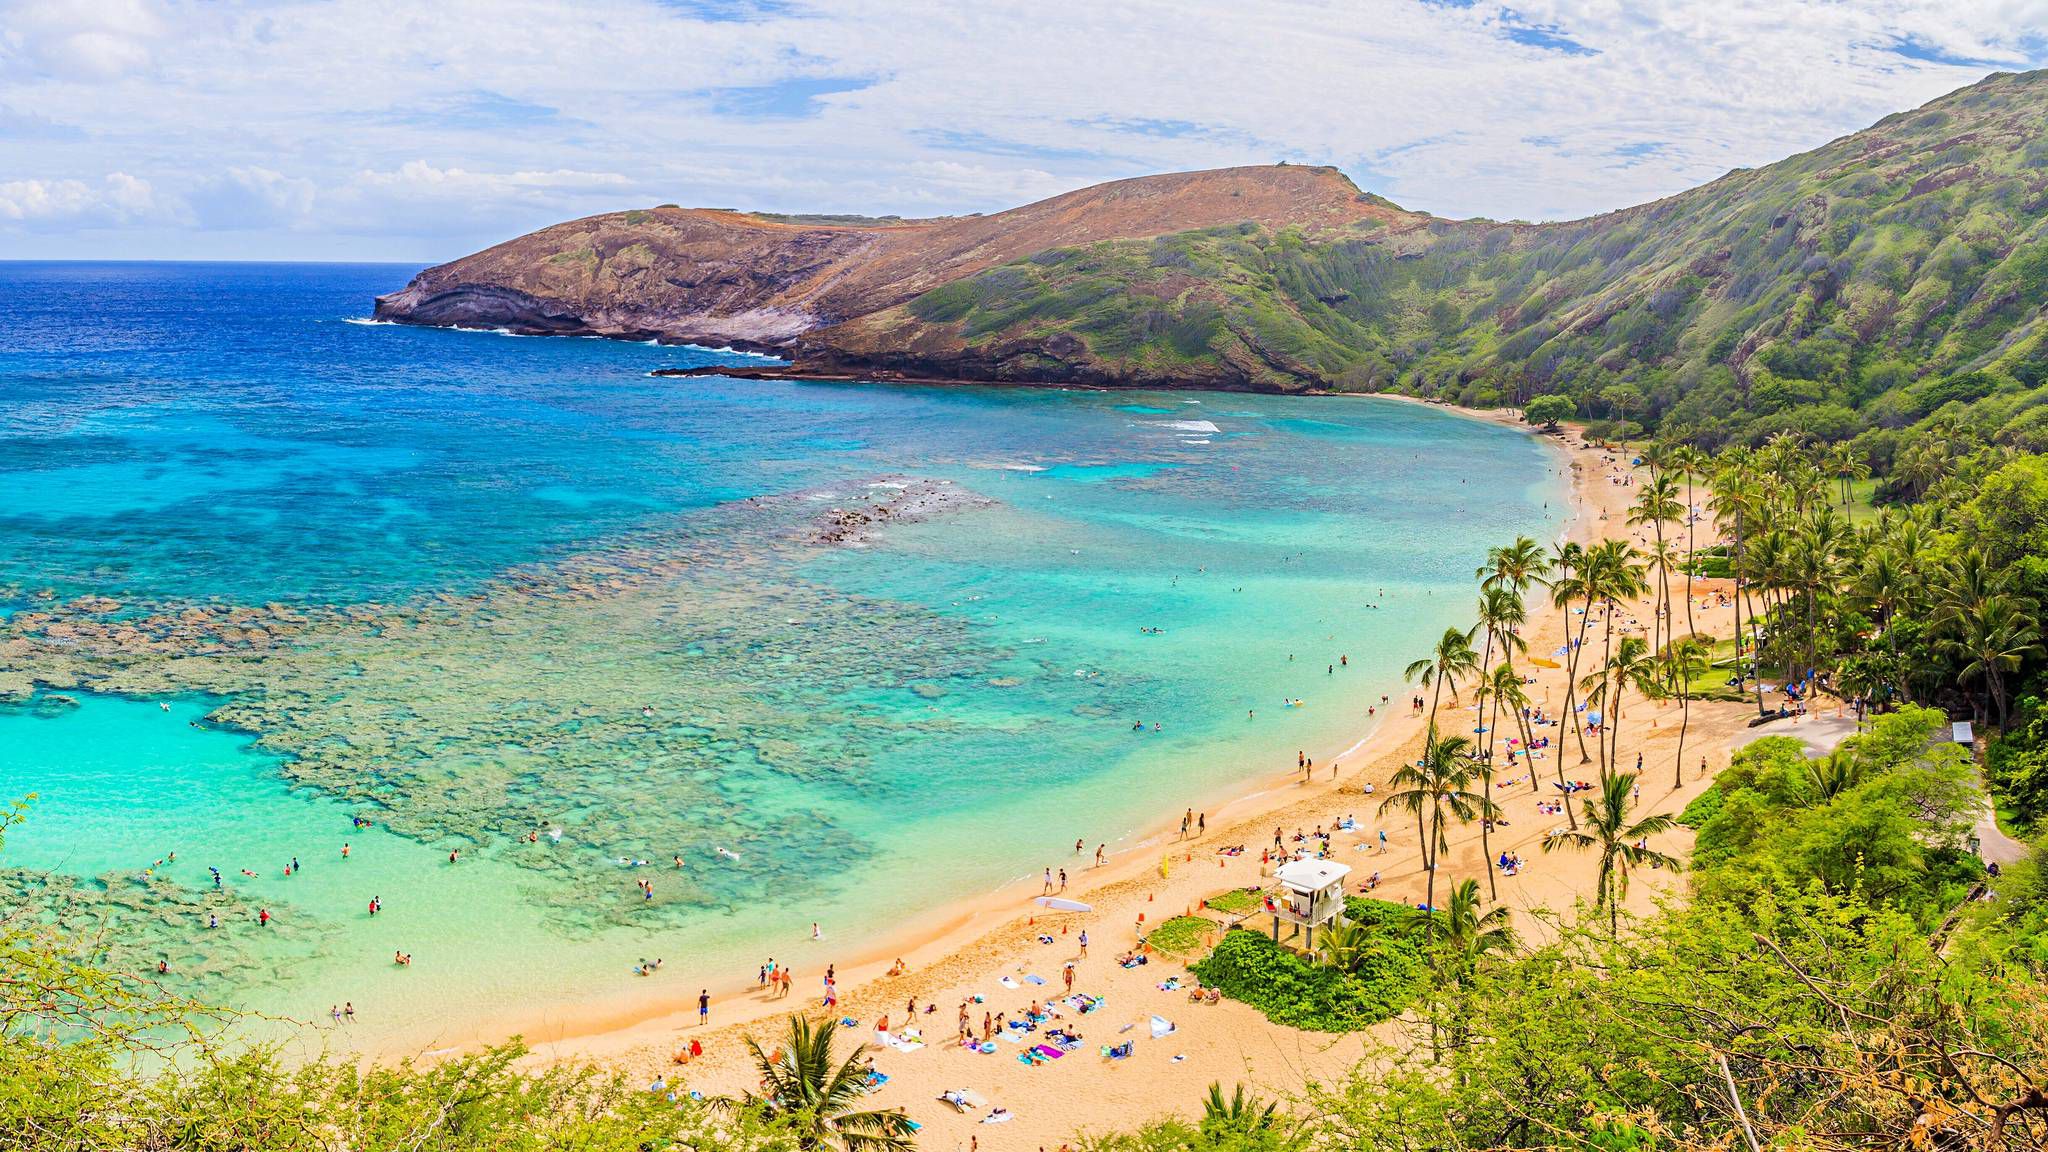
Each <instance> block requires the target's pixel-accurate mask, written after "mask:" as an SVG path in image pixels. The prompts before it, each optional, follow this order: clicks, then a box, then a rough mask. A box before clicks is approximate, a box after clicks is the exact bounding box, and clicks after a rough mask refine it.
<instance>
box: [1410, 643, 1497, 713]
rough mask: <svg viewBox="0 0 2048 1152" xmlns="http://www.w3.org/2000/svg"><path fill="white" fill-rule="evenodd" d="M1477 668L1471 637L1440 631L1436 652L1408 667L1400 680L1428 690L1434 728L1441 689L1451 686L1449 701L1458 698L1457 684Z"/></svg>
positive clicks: (1476, 655) (1477, 657)
mask: <svg viewBox="0 0 2048 1152" xmlns="http://www.w3.org/2000/svg"><path fill="white" fill-rule="evenodd" d="M1478 667H1479V654H1478V653H1477V652H1474V651H1473V650H1472V633H1470V632H1460V631H1459V630H1458V629H1456V628H1446V629H1444V634H1443V636H1442V637H1440V638H1439V639H1438V640H1437V642H1436V650H1435V651H1434V652H1431V653H1430V654H1429V655H1428V656H1425V657H1423V658H1422V659H1420V660H1417V661H1415V662H1414V663H1412V664H1410V665H1408V667H1407V668H1406V669H1404V670H1403V671H1402V673H1401V678H1402V679H1404V680H1412V681H1415V682H1417V683H1419V684H1420V685H1421V686H1422V687H1424V688H1428V689H1430V690H1431V692H1430V698H1429V724H1430V727H1431V728H1435V727H1436V705H1437V701H1438V700H1440V699H1442V697H1443V693H1444V685H1445V684H1446V683H1448V684H1450V686H1451V698H1452V699H1456V698H1457V695H1458V680H1459V679H1460V678H1461V677H1465V676H1469V675H1471V674H1472V672H1474V671H1475V670H1476V669H1478Z"/></svg>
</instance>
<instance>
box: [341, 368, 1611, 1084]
mask: <svg viewBox="0 0 2048 1152" xmlns="http://www.w3.org/2000/svg"><path fill="white" fill-rule="evenodd" d="M1366 398H1368V399H1388V400H1398V401H1401V402H1403V403H1409V404H1427V406H1428V407H1431V408H1436V409H1440V410H1444V411H1448V412H1451V413H1454V414H1456V415H1458V416H1460V417H1463V418H1466V419H1475V420H1481V421H1485V422H1487V423H1492V424H1496V425H1499V426H1503V427H1509V428H1513V429H1515V430H1517V431H1521V432H1523V433H1525V434H1527V435H1529V436H1531V437H1534V438H1535V439H1536V440H1537V441H1538V443H1540V444H1542V445H1543V446H1544V447H1545V449H1546V454H1547V455H1549V456H1550V457H1551V458H1552V460H1553V461H1554V462H1555V465H1556V466H1559V467H1561V469H1562V470H1563V472H1564V487H1565V491H1566V493H1567V498H1568V502H1569V503H1568V508H1567V510H1566V512H1565V514H1564V517H1563V519H1562V521H1561V523H1560V525H1559V527H1558V529H1557V530H1556V533H1555V538H1556V539H1560V540H1564V539H1574V540H1577V541H1579V542H1580V543H1587V542H1590V541H1591V540H1593V539H1596V538H1597V535H1598V534H1597V531H1594V530H1593V527H1592V526H1594V525H1597V523H1598V519H1597V517H1598V513H1599V512H1600V511H1601V510H1602V507H1603V504H1602V502H1601V501H1600V500H1598V499H1597V498H1596V497H1597V495H1598V494H1597V493H1595V492H1594V491H1593V490H1592V488H1591V477H1590V476H1589V475H1588V474H1587V473H1586V470H1584V469H1581V468H1579V467H1577V466H1576V463H1575V460H1576V456H1577V454H1578V452H1579V451H1580V450H1582V449H1583V445H1582V444H1581V443H1580V442H1578V441H1577V440H1575V439H1573V438H1570V437H1566V436H1561V435H1560V436H1552V435H1545V434H1543V433H1541V432H1540V431H1538V430H1536V429H1534V428H1531V427H1529V426H1528V425H1526V424H1524V423H1522V422H1521V421H1520V419H1519V418H1518V417H1517V416H1516V415H1515V414H1513V413H1511V412H1509V411H1507V410H1484V409H1470V408H1461V407H1457V406H1454V405H1445V404H1435V403H1429V402H1426V401H1422V400H1419V399H1416V398H1414V397H1408V396H1374V397H1366ZM1504 542H1505V541H1502V543H1504ZM1544 543H1548V541H1545V542H1544ZM1384 687H1386V688H1387V689H1390V691H1387V692H1386V693H1385V695H1387V696H1388V697H1389V700H1388V701H1387V703H1386V705H1385V706H1384V707H1382V708H1381V710H1380V712H1379V713H1378V714H1377V715H1376V716H1374V717H1372V719H1371V720H1369V721H1368V722H1367V723H1366V725H1365V730H1364V731H1363V732H1362V733H1360V734H1358V735H1356V736H1353V737H1346V738H1345V739H1346V743H1345V744H1344V746H1343V747H1342V748H1341V749H1334V750H1332V749H1324V750H1321V751H1317V752H1316V754H1315V755H1313V756H1312V757H1311V760H1312V761H1313V762H1314V763H1315V765H1316V767H1315V768H1314V770H1313V774H1314V777H1315V778H1314V779H1313V780H1307V781H1305V780H1304V779H1303V775H1304V774H1303V773H1301V772H1297V771H1289V772H1283V773H1274V772H1265V773H1258V774H1254V775H1247V776H1245V777H1241V778H1238V779H1236V780H1233V781H1231V782H1229V783H1227V784H1224V785H1221V786H1218V787H1216V788H1213V789H1210V790H1209V791H1207V792H1204V793H1198V794H1194V795H1192V796H1189V797H1184V798H1183V801H1182V803H1181V805H1180V806H1181V807H1183V808H1184V809H1188V808H1191V809H1192V810H1193V811H1194V812H1196V813H1199V814H1201V815H1202V816H1204V818H1205V820H1206V823H1207V824H1208V826H1209V828H1210V829H1211V834H1212V838H1213V833H1214V830H1217V829H1221V828H1226V827H1231V826H1234V825H1241V824H1244V823H1245V822H1248V821H1252V820H1255V819H1261V818H1263V817H1264V816H1267V815H1269V814H1271V813H1274V812H1277V811H1280V810H1283V809H1286V808H1290V807H1293V806H1295V805H1297V804H1300V803H1302V802H1304V801H1308V800H1313V799H1318V798H1326V797H1331V796H1336V795H1339V794H1341V793H1343V792H1344V791H1345V787H1346V785H1347V784H1349V785H1353V786H1354V787H1355V786H1357V781H1358V780H1359V779H1361V778H1362V776H1363V773H1362V772H1361V770H1360V767H1359V766H1360V764H1361V763H1366V764H1371V763H1377V762H1378V761H1380V760H1383V759H1385V758H1386V757H1387V756H1389V755H1390V754H1391V753H1393V752H1395V751H1396V750H1398V749H1401V748H1403V747H1404V746H1406V745H1408V744H1411V743H1415V742H1417V741H1419V739H1420V737H1421V735H1422V731H1423V727H1424V722H1423V718H1421V717H1418V716H1415V715H1412V714H1410V713H1409V712H1407V711H1406V710H1405V709H1401V708H1399V704H1400V697H1399V696H1398V695H1396V691H1395V690H1398V688H1399V687H1400V686H1399V685H1398V684H1387V685H1385V686H1384ZM1372 694H1373V692H1372V689H1371V688H1367V689H1366V690H1365V692H1364V693H1363V694H1362V698H1361V700H1360V701H1358V703H1360V704H1361V705H1364V704H1365V703H1367V702H1368V701H1369V700H1370V697H1371V695H1372ZM1331 752H1334V754H1328V753H1331ZM1361 758H1363V759H1361ZM1326 765H1328V766H1330V767H1332V768H1333V769H1335V770H1336V772H1337V776H1336V778H1335V779H1332V778H1331V777H1330V776H1326V775H1324V771H1325V766H1326ZM1360 799H1361V801H1362V800H1363V797H1361V798H1360ZM1178 830H1179V829H1178V817H1177V816H1173V815H1165V814H1163V815H1162V816H1161V817H1160V819H1158V820H1157V821H1155V822H1151V823H1145V824H1141V825H1139V826H1138V827H1136V828H1135V829H1134V830H1133V831H1132V832H1131V833H1130V835H1129V836H1128V837H1127V839H1126V843H1125V845H1124V846H1123V847H1121V848H1119V849H1117V850H1116V851H1114V852H1112V853H1110V854H1109V858H1108V862H1107V863H1106V864H1104V865H1103V866H1100V867H1095V866H1092V865H1090V864H1089V863H1088V861H1090V860H1091V859H1092V856H1090V855H1088V854H1086V853H1084V854H1082V855H1080V856H1078V857H1069V858H1065V859H1062V860H1060V861H1054V862H1051V865H1052V867H1054V868H1059V867H1060V866H1061V865H1063V864H1064V865H1068V866H1070V867H1071V868H1072V871H1073V875H1072V877H1071V880H1072V883H1070V885H1069V887H1068V888H1067V889H1066V890H1064V891H1063V892H1062V893H1060V894H1061V895H1064V896H1067V897H1068V898H1070V899H1086V898H1087V897H1088V895H1089V894H1090V893H1093V892H1095V891H1097V890H1100V889H1103V888H1106V887H1109V886H1112V885H1116V884H1119V883H1123V882H1127V881H1130V880H1132V879H1135V878H1137V877H1140V876H1143V875H1145V874H1147V873H1149V872H1151V871H1152V870H1153V869H1154V868H1155V867H1156V863H1157V861H1156V857H1157V856H1158V855H1159V853H1160V852H1161V850H1162V849H1163V848H1165V847H1166V846H1168V845H1171V844H1173V843H1174V842H1175V838H1176V836H1177V833H1178ZM1247 846H1248V847H1249V845H1247ZM1035 879H1036V877H1035V876H1033V875H1030V874H1027V875H1025V876H1021V877H1019V878H1018V879H1016V880H1013V881H1010V882H1007V883H1005V884H1002V885H1000V886H998V887H996V888H993V889H990V890H987V891H985V892H982V893H979V894H975V895H969V896H964V897H959V898H956V899H953V900H949V901H946V902H944V903H942V904H940V905H938V906H936V907H934V908H932V909H931V910H929V911H927V912H925V913H923V914H920V915H917V916H913V917H910V918H908V919H905V920H900V921H898V922H896V923H895V924H893V925H890V926H888V927H887V928H885V929H884V930H882V931H881V932H879V933H877V934H875V935H874V936H873V937H871V938H870V940H869V941H868V942H866V943H864V944H862V945H861V946H860V947H858V948H856V949H854V950H852V951H851V952H849V953H845V954H840V953H834V954H833V962H834V963H835V964H836V970H837V972H838V974H839V979H838V986H839V988H840V990H841V995H842V998H844V997H846V996H850V995H852V994H853V993H854V992H856V991H857V990H859V989H862V988H865V987H868V986H870V985H872V984H873V983H874V982H875V981H877V980H879V979H882V978H884V977H885V975H886V972H887V970H888V968H889V967H890V966H891V965H892V964H893V963H894V962H895V961H896V960H898V959H902V960H905V961H906V962H908V963H910V964H911V966H912V967H919V966H923V965H928V964H930V963H933V962H936V961H939V960H943V959H944V958H946V957H948V956H950V955H951V954H953V953H955V952H959V951H963V950H967V949H970V948H972V947H973V945H974V944H975V942H976V941H977V940H978V939H979V938H980V937H982V936H983V935H985V934H986V933H988V932H990V931H992V930H999V929H1001V928H1002V927H1004V926H1005V925H1006V924H1008V923H1009V922H1010V921H1013V920H1015V919H1017V918H1018V917H1019V916H1023V917H1025V918H1027V919H1029V918H1030V917H1031V912H1030V909H1031V907H1033V905H1032V903H1031V901H1032V899H1033V898H1035V897H1036V896H1037V895H1038V894H1039V893H1038V892H1037V891H1036V890H1035V888H1034V882H1035ZM798 963H800V964H803V965H805V966H807V967H821V966H822V965H821V964H820V963H819V962H816V961H814V960H812V958H810V957H806V959H805V960H803V961H799V962H798ZM679 975H680V974H679ZM806 975H810V974H809V973H806ZM671 979H673V978H671ZM698 990H708V991H709V992H710V993H711V995H712V998H713V1000H714V1002H716V1003H719V1004H721V1005H727V1006H730V1005H735V1004H737V1005H738V1007H737V1008H731V1007H728V1008H726V1009H725V1010H724V1011H722V1012H721V1017H722V1019H723V1022H724V1023H727V1024H735V1023H748V1022H751V1021H755V1020H759V1019H764V1018H769V1017H773V1016H778V1015H781V1014H783V1013H784V1012H786V1011H787V1010H788V1009H789V1007H790V1002H789V1001H776V1000H760V999H759V998H757V997H754V996H751V995H750V994H751V993H754V992H756V991H758V989H757V988H756V986H754V985H752V984H748V983H745V982H743V981H736V980H733V979H723V980H714V981H706V980H703V979H701V978H695V979H691V980H688V981H686V982H678V983H677V984H676V989H675V991H674V992H673V993H672V994H669V995H665V996H662V997H660V998H658V999H657V998H652V997H649V996H647V995H646V993H645V991H644V990H642V989H635V990H634V992H633V994H631V995H630V996H627V995H622V996H621V997H619V998H618V1000H617V1001H606V1000H596V1001H578V1002H575V1003H572V1004H560V1005H546V1006H536V1007H535V1008H532V1009H527V1010H520V1011H514V1012H498V1013H491V1014H487V1015H485V1016H481V1017H478V1018H477V1019H476V1020H474V1021H472V1022H469V1023H468V1024H467V1025H466V1026H465V1027H463V1028H461V1029H460V1030H451V1031H449V1032H447V1033H444V1034H443V1035H442V1036H441V1037H439V1038H437V1039H436V1040H434V1041H431V1042H428V1043H427V1044H425V1045H422V1044H420V1043H418V1042H417V1041H415V1042H413V1043H409V1044H405V1043H389V1044H383V1045H375V1046H371V1047H369V1048H367V1049H365V1050H363V1051H361V1052H360V1053H358V1054H357V1055H358V1056H359V1057H360V1058H364V1059H370V1060H376V1059H394V1058H405V1057H411V1056H419V1055H422V1054H424V1053H428V1052H432V1053H437V1054H447V1053H450V1052H455V1051H467V1050H471V1049H473V1048H474V1047H477V1046H479V1045H483V1044H489V1043H495V1042H498V1041H501V1040H503V1039H504V1038H507V1037H511V1036H518V1037H521V1038H522V1039H523V1040H524V1042H525V1043H527V1044H528V1045H529V1046H531V1047H533V1048H534V1049H535V1050H536V1051H537V1052H540V1053H542V1054H543V1055H544V1056H545V1057H546V1058H548V1059H551V1060H557V1059H558V1060H576V1059H582V1058H585V1057H587V1056H591V1055H594V1054H598V1053H616V1052H619V1051H621V1050H626V1049H631V1048H633V1047H637V1046H639V1045H640V1044H643V1043H645V1042H647V1040H648V1039H649V1038H651V1037H652V1036H655V1035H665V1034H667V1033H668V1032H669V1031H671V1030H672V1029H673V1027H674V1026H676V1025H677V1024H678V1023H681V1022H685V1021H686V1019H689V1018H694V1015H695V1007H696V996H697V992H698Z"/></svg>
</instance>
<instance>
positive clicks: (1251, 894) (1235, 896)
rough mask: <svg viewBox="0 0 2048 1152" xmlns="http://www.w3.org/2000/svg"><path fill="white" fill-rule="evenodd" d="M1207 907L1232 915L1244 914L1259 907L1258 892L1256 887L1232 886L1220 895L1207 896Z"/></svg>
mask: <svg viewBox="0 0 2048 1152" xmlns="http://www.w3.org/2000/svg"><path fill="white" fill-rule="evenodd" d="M1209 907H1211V908H1214V909H1216V910H1217V911H1218V912H1228V913H1229V914H1231V915H1232V916H1246V915H1249V914H1251V913H1252V912H1254V911H1256V910H1257V909H1258V907H1259V892H1258V889H1256V888H1232V889H1231V890H1230V891H1228V892H1225V893H1223V894H1222V895H1220V896H1211V897H1209Z"/></svg>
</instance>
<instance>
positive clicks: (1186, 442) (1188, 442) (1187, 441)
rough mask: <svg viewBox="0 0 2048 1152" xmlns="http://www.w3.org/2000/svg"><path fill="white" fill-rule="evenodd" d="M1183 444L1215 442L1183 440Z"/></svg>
mask: <svg viewBox="0 0 2048 1152" xmlns="http://www.w3.org/2000/svg"><path fill="white" fill-rule="evenodd" d="M1181 443H1183V444H1209V443H1213V441H1209V440H1182V441H1181Z"/></svg>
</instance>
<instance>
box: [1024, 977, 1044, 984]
mask: <svg viewBox="0 0 2048 1152" xmlns="http://www.w3.org/2000/svg"><path fill="white" fill-rule="evenodd" d="M1024 982H1025V983H1026V984H1043V983H1045V977H1043V976H1026V977H1025V978H1024Z"/></svg>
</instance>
